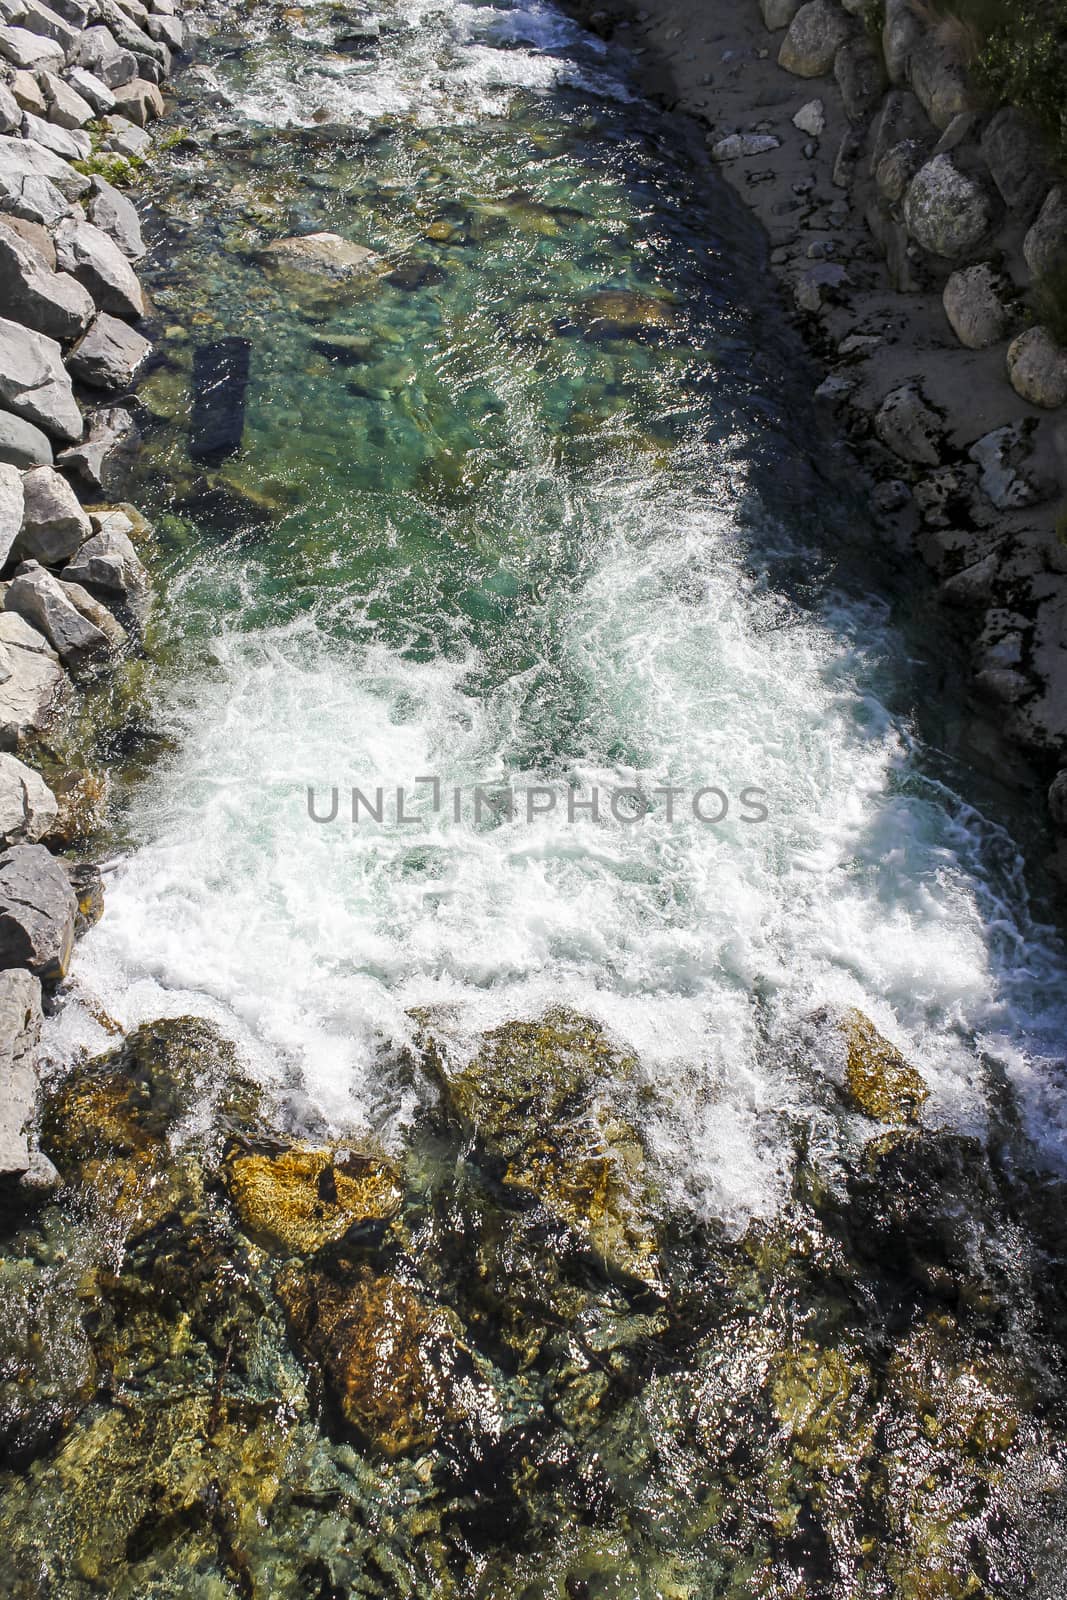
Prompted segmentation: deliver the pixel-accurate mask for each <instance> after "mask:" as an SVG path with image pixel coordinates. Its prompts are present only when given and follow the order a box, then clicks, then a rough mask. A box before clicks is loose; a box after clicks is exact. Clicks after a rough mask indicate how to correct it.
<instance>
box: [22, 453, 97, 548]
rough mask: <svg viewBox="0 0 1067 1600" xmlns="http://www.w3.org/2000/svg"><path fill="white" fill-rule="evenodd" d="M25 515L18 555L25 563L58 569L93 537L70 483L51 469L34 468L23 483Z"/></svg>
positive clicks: (90, 527) (87, 519) (90, 526)
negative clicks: (38, 563)
mask: <svg viewBox="0 0 1067 1600" xmlns="http://www.w3.org/2000/svg"><path fill="white" fill-rule="evenodd" d="M22 488H23V493H24V495H25V512H24V515H23V524H22V533H21V535H20V537H19V540H18V545H17V549H16V554H17V555H18V556H19V558H20V559H21V560H23V561H25V560H33V561H43V562H44V563H45V564H46V565H48V566H58V565H59V563H60V562H62V561H69V559H70V557H71V556H72V555H73V554H74V552H75V550H77V549H78V547H79V546H80V545H82V544H84V543H85V541H86V539H88V538H89V536H90V534H91V533H92V525H91V524H90V522H89V518H88V517H87V516H86V514H85V512H84V511H83V510H82V508H81V506H80V504H79V503H78V497H77V495H76V494H75V493H74V490H73V489H72V488H71V486H70V484H69V483H68V482H67V480H66V479H65V478H63V477H61V476H60V474H59V473H58V472H56V471H55V469H54V468H52V467H34V468H33V469H32V471H30V472H27V473H26V476H25V477H24V478H23V480H22Z"/></svg>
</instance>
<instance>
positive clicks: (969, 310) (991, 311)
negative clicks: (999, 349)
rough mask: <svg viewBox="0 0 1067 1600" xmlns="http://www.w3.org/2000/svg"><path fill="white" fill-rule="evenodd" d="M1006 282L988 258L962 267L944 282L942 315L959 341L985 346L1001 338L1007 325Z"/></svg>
mask: <svg viewBox="0 0 1067 1600" xmlns="http://www.w3.org/2000/svg"><path fill="white" fill-rule="evenodd" d="M1008 293H1009V285H1008V283H1007V280H1006V279H1005V278H1004V277H1003V275H1002V274H1001V273H999V272H997V271H996V269H995V268H993V267H991V266H990V265H989V263H988V262H986V261H983V262H980V263H979V265H978V266H975V267H962V268H961V269H960V270H959V271H958V272H954V273H953V274H952V276H951V277H950V278H949V280H948V282H947V283H946V284H945V291H944V296H943V301H944V307H945V315H946V317H947V318H948V320H949V324H950V326H951V328H952V331H953V333H954V334H955V335H956V337H957V339H958V340H959V341H960V344H962V345H965V346H966V347H967V349H968V350H986V349H988V347H989V346H990V345H991V344H997V343H998V342H999V341H1000V340H1001V339H1003V338H1004V337H1005V336H1006V334H1007V332H1008V328H1009V327H1010V325H1011V310H1010V307H1009V305H1008V301H1007V296H1008Z"/></svg>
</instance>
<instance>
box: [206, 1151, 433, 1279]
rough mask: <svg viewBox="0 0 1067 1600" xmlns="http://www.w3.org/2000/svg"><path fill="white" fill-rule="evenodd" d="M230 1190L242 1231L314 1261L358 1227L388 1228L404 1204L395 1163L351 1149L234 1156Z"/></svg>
mask: <svg viewBox="0 0 1067 1600" xmlns="http://www.w3.org/2000/svg"><path fill="white" fill-rule="evenodd" d="M226 1187H227V1189H228V1191H229V1194H230V1197H231V1199H232V1200H233V1203H234V1205H235V1206H236V1208H237V1212H238V1215H239V1216H240V1218H241V1223H242V1225H243V1226H244V1227H245V1228H246V1229H247V1230H248V1231H249V1232H250V1233H252V1234H253V1235H255V1236H256V1237H257V1238H259V1239H262V1240H264V1241H266V1242H267V1243H268V1244H269V1245H271V1246H272V1247H273V1248H274V1249H276V1250H281V1251H283V1252H284V1253H285V1254H286V1255H311V1254H313V1253H314V1252H315V1251H316V1250H321V1249H322V1247H323V1246H324V1245H327V1244H336V1243H337V1242H338V1241H339V1240H341V1239H343V1238H344V1236H345V1235H346V1234H347V1233H349V1232H350V1231H351V1230H352V1229H353V1228H355V1227H359V1226H360V1225H363V1224H366V1223H370V1222H377V1223H380V1222H385V1221H388V1220H389V1218H390V1217H392V1216H393V1215H394V1214H395V1213H396V1211H397V1210H398V1208H399V1206H400V1202H401V1199H402V1198H403V1190H402V1188H401V1186H400V1181H399V1177H398V1174H397V1171H396V1168H395V1167H394V1166H393V1164H392V1163H391V1162H389V1161H386V1160H385V1159H384V1158H383V1157H382V1156H380V1155H373V1154H364V1153H361V1152H359V1151H356V1150H353V1149H350V1148H348V1147H346V1146H327V1147H316V1146H311V1145H294V1146H292V1147H290V1148H289V1149H286V1150H281V1151H278V1152H275V1153H273V1154H259V1153H256V1152H253V1153H250V1154H237V1155H234V1156H233V1157H232V1158H231V1159H230V1161H229V1162H228V1164H227V1167H226Z"/></svg>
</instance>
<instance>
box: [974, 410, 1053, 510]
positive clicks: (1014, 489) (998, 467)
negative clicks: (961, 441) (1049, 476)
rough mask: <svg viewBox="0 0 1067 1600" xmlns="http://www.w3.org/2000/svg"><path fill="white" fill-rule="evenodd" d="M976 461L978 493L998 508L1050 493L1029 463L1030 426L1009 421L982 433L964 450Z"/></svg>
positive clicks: (1017, 505)
mask: <svg viewBox="0 0 1067 1600" xmlns="http://www.w3.org/2000/svg"><path fill="white" fill-rule="evenodd" d="M967 454H968V455H969V456H970V458H971V460H972V461H973V462H975V463H976V465H977V467H978V471H979V483H980V484H981V488H982V493H983V494H984V495H985V496H986V498H987V499H988V500H990V501H992V503H993V505H995V506H996V508H997V510H998V511H1016V510H1018V509H1019V508H1020V507H1022V506H1030V505H1036V504H1037V503H1038V502H1039V501H1041V500H1044V499H1047V498H1048V497H1049V496H1050V495H1051V494H1052V493H1053V492H1054V485H1052V484H1050V483H1047V482H1046V481H1045V480H1044V479H1043V478H1042V476H1041V474H1040V472H1039V471H1038V470H1037V468H1036V467H1035V465H1034V462H1033V444H1032V438H1031V426H1030V425H1029V424H1028V423H1026V422H1013V423H1009V424H1008V426H1007V427H1004V428H995V429H994V430H993V432H992V433H987V434H985V435H983V437H982V438H981V439H978V440H976V441H975V443H974V444H973V445H972V446H971V448H970V449H969V450H968V452H967Z"/></svg>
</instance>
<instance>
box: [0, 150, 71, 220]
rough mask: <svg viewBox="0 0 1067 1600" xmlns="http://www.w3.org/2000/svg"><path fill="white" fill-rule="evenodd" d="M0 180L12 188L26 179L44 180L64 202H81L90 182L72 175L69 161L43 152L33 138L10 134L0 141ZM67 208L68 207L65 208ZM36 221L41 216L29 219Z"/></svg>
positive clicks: (49, 152) (47, 151)
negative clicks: (45, 179)
mask: <svg viewBox="0 0 1067 1600" xmlns="http://www.w3.org/2000/svg"><path fill="white" fill-rule="evenodd" d="M0 177H3V178H5V179H6V180H7V182H8V183H10V184H11V185H17V184H18V183H19V182H24V181H25V180H26V179H28V178H47V180H48V182H49V183H50V184H52V185H53V186H54V187H55V188H56V189H58V190H59V192H60V194H61V195H62V196H63V198H64V200H80V199H81V197H82V195H83V194H87V193H88V190H89V180H88V178H85V177H83V176H82V174H81V173H80V172H75V170H74V168H73V167H72V166H71V165H70V163H69V161H64V160H63V157H62V156H57V155H56V154H55V153H54V152H53V151H51V150H46V149H45V148H44V146H43V145H40V144H38V143H37V142H36V140H34V139H16V138H12V137H11V135H10V134H5V135H4V136H3V137H2V138H0ZM67 209H68V210H69V209H70V208H69V207H68V208H67ZM30 220H31V221H32V222H39V221H41V220H42V219H41V218H40V217H31V219H30Z"/></svg>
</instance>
